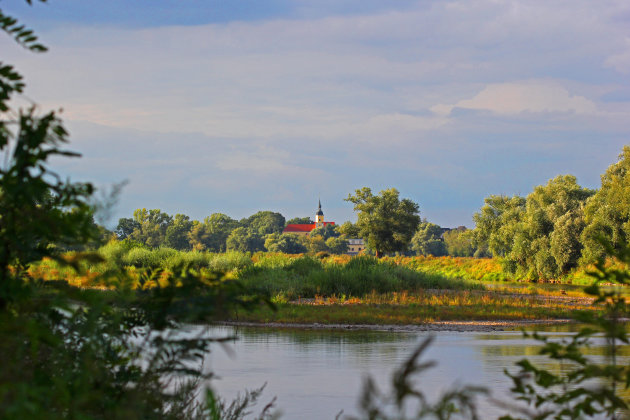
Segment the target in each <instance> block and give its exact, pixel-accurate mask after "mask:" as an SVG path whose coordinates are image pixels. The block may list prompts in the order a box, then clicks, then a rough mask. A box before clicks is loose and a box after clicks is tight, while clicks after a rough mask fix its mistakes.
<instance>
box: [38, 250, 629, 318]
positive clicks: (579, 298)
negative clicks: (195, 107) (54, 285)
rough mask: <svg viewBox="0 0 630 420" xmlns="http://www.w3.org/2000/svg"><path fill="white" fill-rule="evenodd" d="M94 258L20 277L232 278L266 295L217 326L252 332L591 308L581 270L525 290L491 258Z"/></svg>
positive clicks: (87, 281)
mask: <svg viewBox="0 0 630 420" xmlns="http://www.w3.org/2000/svg"><path fill="white" fill-rule="evenodd" d="M97 253H98V254H100V255H101V256H102V257H103V258H102V259H101V260H94V261H92V262H90V260H89V259H84V258H83V259H82V258H79V257H80V256H81V254H80V253H76V252H68V253H66V254H64V256H63V259H64V260H65V262H69V261H73V260H74V259H78V260H80V263H79V266H78V267H77V268H79V270H78V271H76V270H75V268H72V267H71V266H70V265H68V264H64V262H63V261H61V262H60V261H55V260H53V259H44V260H43V261H41V262H39V263H36V264H33V265H32V266H31V268H30V272H29V274H30V276H31V277H32V278H34V279H40V280H44V281H59V280H61V281H66V282H68V283H69V284H70V285H72V286H79V287H82V288H90V289H104V290H107V289H109V288H110V286H109V285H108V284H111V283H108V276H109V275H110V273H120V272H121V271H122V272H123V273H125V276H126V277H128V281H129V283H130V286H129V287H131V288H134V289H147V288H152V287H155V286H157V285H161V284H163V283H164V284H167V283H168V282H169V281H171V279H172V278H174V277H177V276H178V273H179V272H180V271H181V270H183V269H192V270H195V271H197V272H199V273H200V274H202V275H205V276H212V275H220V274H225V276H226V278H227V279H231V280H238V282H239V283H240V284H241V285H242V287H243V293H244V294H245V295H252V296H255V295H256V296H266V298H267V301H268V302H270V304H267V305H265V304H261V305H259V306H257V307H255V308H254V309H253V310H250V311H240V312H238V313H235V312H230V313H227V314H225V315H224V316H223V317H222V318H221V319H220V321H222V322H237V323H246V324H252V323H256V324H260V325H286V326H290V325H310V326H315V325H324V326H328V327H330V326H335V325H344V326H348V327H350V328H353V327H359V326H360V327H361V328H363V327H366V326H370V325H372V326H381V327H386V326H396V328H408V327H409V326H414V327H415V328H425V327H426V326H427V325H432V326H433V327H435V326H437V325H441V324H440V323H444V322H457V323H460V324H462V323H479V325H489V324H487V323H499V324H500V325H517V324H519V323H521V322H525V323H529V322H556V321H562V322H564V321H563V320H566V319H570V318H572V317H573V315H574V313H575V312H576V311H589V312H590V311H594V312H598V311H599V309H598V308H597V307H596V306H594V305H593V299H592V298H590V297H588V295H586V294H585V292H584V291H583V290H582V287H581V286H580V285H582V284H585V281H586V278H587V274H586V272H587V269H584V270H579V271H575V272H572V273H571V274H570V275H568V276H565V277H564V278H563V279H561V281H558V282H554V283H542V282H537V283H533V282H525V281H517V280H518V279H510V278H508V277H506V276H505V275H504V274H503V272H502V271H501V264H500V261H498V260H497V259H490V258H486V259H480V258H466V257H424V256H416V257H402V256H400V257H383V258H380V259H377V258H375V257H371V256H358V257H349V256H347V255H327V256H319V257H318V256H311V255H304V254H301V255H295V254H283V253H263V252H259V253H254V254H250V253H246V252H236V251H233V252H226V253H209V252H198V251H189V252H185V251H177V250H174V249H170V248H157V249H150V248H147V247H144V246H142V245H141V244H138V243H135V242H133V241H126V240H123V241H111V242H110V243H108V244H107V245H105V246H103V247H101V248H99V249H98V250H97ZM116 275H119V274H112V276H113V277H115V276H116ZM521 280H522V279H521ZM572 282H575V283H577V284H571V283H572ZM626 289H627V288H624V289H623V290H624V293H626V294H627V293H628V292H627V291H626ZM484 323H485V324H484ZM462 325H463V324H462ZM433 327H432V328H433ZM435 328H438V327H435ZM449 328H450V327H449ZM457 328H459V327H457ZM457 328H456V329H457ZM466 328H470V327H466ZM466 328H464V329H465V330H466ZM474 328H476V327H474ZM480 328H481V329H483V328H486V327H485V326H483V327H480Z"/></svg>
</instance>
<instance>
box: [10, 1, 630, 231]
mask: <svg viewBox="0 0 630 420" xmlns="http://www.w3.org/2000/svg"><path fill="white" fill-rule="evenodd" d="M22 3H24V2H23V1H18V0H2V1H0V7H1V8H2V9H3V11H4V12H5V13H9V14H12V15H14V16H16V17H18V18H21V19H22V20H23V21H24V22H26V23H27V24H28V25H29V26H31V27H33V28H34V29H35V30H36V31H37V32H38V33H39V35H40V37H41V39H42V41H43V42H44V43H45V44H46V45H47V46H49V48H50V51H49V52H48V53H46V54H39V55H34V54H32V53H28V52H26V51H24V50H22V49H20V47H18V46H16V45H14V44H12V43H11V42H9V40H8V39H6V38H7V37H6V36H5V37H2V38H0V51H2V60H3V61H7V62H11V63H13V64H15V65H17V67H18V68H19V69H20V70H21V71H22V73H23V74H24V75H25V76H26V79H27V83H28V89H27V91H26V95H25V97H24V98H23V100H26V101H28V100H32V101H35V102H37V103H38V104H39V105H40V106H41V108H42V109H58V108H63V113H62V116H63V118H64V120H65V121H66V123H67V126H68V127H69V129H70V131H71V133H72V148H73V149H75V150H77V151H79V152H81V153H83V158H82V159H75V160H73V161H66V162H58V163H57V164H56V168H57V169H58V170H59V171H60V172H62V173H64V174H68V175H71V176H72V177H73V179H76V180H90V181H93V182H95V183H96V184H97V185H100V186H107V185H111V184H114V183H117V182H120V181H123V180H128V181H129V183H128V185H127V186H126V187H125V189H124V191H123V193H122V196H121V197H120V201H119V204H118V206H117V209H116V212H115V214H114V217H113V220H112V221H111V222H110V224H111V223H114V224H115V223H116V220H117V218H118V217H127V216H130V215H131V213H132V212H133V209H135V208H138V207H147V208H160V209H162V210H164V211H167V212H169V213H172V214H174V213H185V214H188V215H190V216H191V217H193V218H197V219H201V218H203V217H205V216H207V215H209V214H211V213H213V212H224V213H227V214H229V215H231V216H232V217H235V218H241V217H245V216H248V215H250V214H252V213H254V212H255V211H258V210H273V211H279V212H281V213H282V214H284V215H285V216H286V217H287V218H290V217H295V216H308V215H312V214H313V213H314V211H315V209H316V205H317V199H318V197H321V199H322V204H323V207H324V211H325V213H326V218H327V219H328V220H335V221H338V222H342V221H345V220H354V215H353V212H352V206H351V205H350V204H349V203H346V202H344V201H343V199H344V198H345V197H347V195H348V193H350V192H353V191H354V190H355V189H357V188H361V187H363V186H369V187H371V188H372V189H373V190H374V191H379V190H381V189H384V188H390V187H395V188H397V189H398V190H399V191H400V192H401V195H402V196H403V197H408V198H411V199H413V200H414V201H416V202H418V203H419V204H420V209H421V215H422V216H423V217H426V218H428V219H429V220H430V221H433V222H435V223H438V224H440V225H443V226H457V225H467V226H469V227H471V226H472V225H473V224H472V214H473V213H474V212H475V211H477V210H478V209H479V208H480V206H481V205H482V204H483V199H484V197H486V196H488V195H490V194H509V195H511V194H522V195H526V194H527V193H529V192H530V191H531V190H532V188H533V187H534V186H535V185H539V184H543V183H546V182H547V180H548V179H550V178H552V177H554V176H556V175H559V174H567V173H570V174H574V175H576V176H577V177H578V181H579V182H580V184H582V185H584V186H587V187H591V188H596V187H598V185H599V175H600V174H601V173H602V172H604V171H605V170H606V168H607V167H608V166H609V165H610V164H611V163H613V162H614V161H615V160H616V158H617V155H618V154H619V152H620V151H621V148H622V147H623V145H624V144H630V136H629V134H630V2H628V1H627V0H623V1H598V2H594V1H591V0H570V1H548V0H543V1H536V0H527V1H507V0H506V1H503V0H487V1H486V0H466V1H444V0H441V1H411V0H398V1H395V2H394V1H384V0H379V1H376V0H347V1H338V0H270V1H264V2H263V1H259V0H249V1H240V0H229V1H228V0H204V1H200V0H140V1H133V2H130V1H128V0H107V1H95V0H63V1H62V0H49V3H47V4H37V5H34V6H33V7H28V6H27V5H26V4H22Z"/></svg>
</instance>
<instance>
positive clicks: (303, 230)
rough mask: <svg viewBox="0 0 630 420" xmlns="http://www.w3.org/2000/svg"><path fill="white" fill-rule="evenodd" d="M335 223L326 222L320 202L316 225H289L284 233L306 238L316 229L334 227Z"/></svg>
mask: <svg viewBox="0 0 630 420" xmlns="http://www.w3.org/2000/svg"><path fill="white" fill-rule="evenodd" d="M334 224H335V222H325V221H324V212H323V211H322V202H321V200H319V208H318V209H317V213H315V223H303V224H289V225H287V226H286V227H285V228H284V230H283V231H282V233H294V234H296V235H303V236H306V235H308V234H309V233H311V231H313V230H314V229H317V228H320V227H324V226H326V225H333V226H334Z"/></svg>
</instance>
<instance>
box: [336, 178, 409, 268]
mask: <svg viewBox="0 0 630 420" xmlns="http://www.w3.org/2000/svg"><path fill="white" fill-rule="evenodd" d="M346 201H349V202H351V203H353V204H354V211H356V212H358V218H357V227H358V228H359V236H360V237H362V238H363V239H364V240H365V241H366V243H367V246H368V247H369V248H370V249H373V250H374V251H375V253H376V257H377V258H378V257H381V256H382V255H383V253H391V252H396V251H405V250H406V249H407V247H408V245H409V242H410V241H411V238H412V237H413V235H414V233H415V232H416V230H417V228H418V224H419V223H420V216H419V212H420V211H419V209H418V205H417V204H416V203H414V202H413V201H411V200H409V199H408V198H405V199H402V200H401V199H399V193H398V190H396V189H395V188H390V189H388V190H383V191H381V192H379V194H378V195H373V194H372V190H370V188H367V187H364V188H362V189H360V190H356V191H355V194H354V195H348V198H346Z"/></svg>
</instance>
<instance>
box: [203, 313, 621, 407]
mask: <svg viewBox="0 0 630 420" xmlns="http://www.w3.org/2000/svg"><path fill="white" fill-rule="evenodd" d="M570 328H573V329H575V327H574V326H573V327H571V326H566V325H565V326H556V327H546V328H544V330H545V334H549V335H551V336H555V337H562V336H566V335H568V334H569V332H568V330H569V329H570ZM210 333H211V334H212V335H214V336H225V335H232V334H233V335H236V336H237V337H238V340H237V341H235V342H234V343H232V344H230V345H229V348H230V350H231V351H225V350H223V349H221V348H220V347H215V348H214V351H213V352H212V353H211V354H209V356H208V358H207V360H206V361H205V363H206V366H208V367H209V368H210V369H212V370H213V371H214V372H215V373H216V374H217V375H218V376H219V379H216V380H214V381H212V386H213V387H214V389H216V390H217V391H218V392H219V394H220V395H221V396H222V397H224V398H226V399H227V400H231V399H233V398H234V397H235V396H236V395H237V393H239V392H242V391H243V390H244V389H253V388H256V387H259V386H261V385H263V384H264V383H266V384H267V387H266V388H265V392H264V394H263V401H262V402H261V404H260V407H262V406H264V404H265V403H266V402H268V401H269V400H270V399H271V398H273V397H274V396H275V397H277V406H278V407H279V408H280V410H281V411H282V413H283V415H282V418H283V419H334V418H335V415H336V414H337V413H339V412H340V411H341V410H344V414H356V413H357V408H356V407H357V406H356V404H357V400H358V396H359V393H360V390H361V386H362V384H363V381H364V379H365V377H366V376H367V375H371V376H372V377H374V378H375V379H376V381H377V383H378V384H379V385H380V386H381V389H389V388H388V386H389V383H390V377H391V373H392V371H393V370H394V369H395V368H396V367H397V366H399V365H400V364H401V363H402V362H404V361H405V360H406V359H407V357H408V356H409V355H410V354H411V352H412V351H413V350H414V349H415V348H416V346H417V345H418V344H419V343H420V342H421V341H422V340H423V339H424V338H426V337H427V336H429V335H430V334H433V336H434V337H435V340H434V342H433V344H432V345H431V347H430V348H429V350H428V352H427V353H426V354H425V356H424V357H423V359H424V360H434V361H436V362H437V363H438V365H437V367H435V368H433V369H431V370H429V371H427V372H426V373H425V374H424V375H422V376H421V377H420V378H419V384H420V385H421V388H422V389H423V391H424V392H425V393H426V394H427V395H428V396H430V397H435V396H437V395H439V394H440V393H441V391H444V390H446V389H447V388H449V386H450V385H453V384H455V383H458V384H476V385H480V384H481V385H484V386H486V387H488V388H490V389H492V390H493V391H492V392H493V396H495V397H498V398H502V399H505V398H506V396H507V395H508V394H509V392H508V390H509V387H510V385H511V381H510V380H509V378H507V377H506V376H505V375H504V373H503V371H504V369H506V368H509V369H511V371H513V372H514V371H516V369H515V368H514V363H515V362H517V361H518V360H520V359H522V358H523V357H524V356H527V357H528V358H530V360H532V361H537V362H539V363H541V364H542V363H544V362H545V361H546V359H544V358H540V357H538V356H536V354H537V351H538V349H539V347H538V345H537V344H536V342H535V341H533V340H530V339H525V338H523V335H522V333H521V332H520V331H519V330H515V331H498V332H491V333H486V332H448V331H444V332H438V333H428V332H427V333H425V332H414V333H408V332H380V331H347V330H343V331H342V330H297V329H280V330H279V329H267V328H240V327H239V328H233V327H211V329H210ZM602 350H603V347H602V346H601V343H599V344H598V345H596V346H595V348H594V349H592V350H591V351H592V352H593V353H594V354H601V353H602ZM624 350H625V351H624V353H623V354H624V356H623V357H622V358H621V360H620V362H621V363H628V362H629V361H630V358H629V357H628V351H627V350H628V349H627V348H626V349H624ZM595 357H597V356H595ZM548 367H551V365H548ZM479 407H480V409H481V411H482V412H483V413H484V418H496V417H497V416H498V415H499V414H502V413H504V410H502V409H499V408H497V407H495V406H493V405H491V404H490V403H488V402H485V401H480V402H479Z"/></svg>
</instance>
